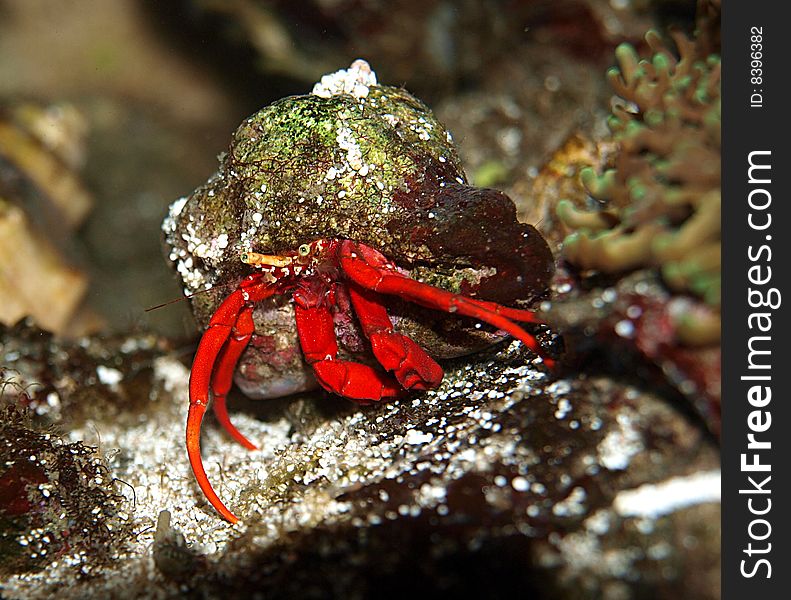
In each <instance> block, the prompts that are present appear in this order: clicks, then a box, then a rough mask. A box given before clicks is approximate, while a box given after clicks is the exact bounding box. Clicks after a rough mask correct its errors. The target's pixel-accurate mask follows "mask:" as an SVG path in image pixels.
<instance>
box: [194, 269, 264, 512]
mask: <svg viewBox="0 0 791 600" xmlns="http://www.w3.org/2000/svg"><path fill="white" fill-rule="evenodd" d="M277 291H279V288H278V287H277V286H274V285H269V284H268V283H267V282H266V281H265V280H264V278H263V277H262V276H261V275H258V274H256V275H251V276H249V277H247V278H246V279H245V280H244V281H242V283H241V284H240V285H239V288H238V289H236V291H234V292H233V293H232V294H230V295H229V296H228V297H227V298H226V299H225V300H224V301H223V303H222V304H220V307H219V308H218V309H217V310H216V311H215V313H214V315H212V318H211V320H210V321H209V327H208V328H207V329H206V331H205V332H204V334H203V337H202V338H201V341H200V343H199V344H198V351H197V352H196V353H195V360H194V361H193V363H192V370H191V372H190V384H189V392H190V407H189V412H188V413H187V456H188V457H189V461H190V466H191V467H192V472H193V474H194V475H195V479H196V480H197V482H198V486H199V487H200V489H201V491H202V492H203V494H204V495H205V496H206V499H207V500H208V501H209V503H210V504H211V505H212V506H213V507H214V508H215V509H216V510H217V512H219V513H220V514H221V515H222V516H223V517H224V518H225V519H226V520H228V521H230V522H231V523H236V522H237V521H238V520H239V519H238V518H237V517H236V515H234V514H233V513H232V512H231V511H230V510H228V508H226V506H225V505H224V504H223V503H222V500H220V498H219V496H217V493H216V492H215V491H214V488H213V487H212V485H211V483H210V482H209V477H208V475H206V469H204V467H203V460H202V459H201V454H200V431H201V424H202V422H203V415H204V414H206V406H207V404H208V402H209V384H210V382H211V379H212V372H213V371H214V365H215V363H216V362H217V357H218V355H219V354H220V352H221V350H222V348H223V346H224V345H225V343H226V342H227V341H228V338H229V336H230V335H231V331H232V330H233V328H234V326H235V324H236V323H237V321H238V319H239V314H240V313H241V311H242V309H243V308H245V307H248V306H250V305H251V304H252V303H254V302H257V301H259V300H263V299H264V298H267V297H269V296H271V295H272V294H274V293H276V292H277Z"/></svg>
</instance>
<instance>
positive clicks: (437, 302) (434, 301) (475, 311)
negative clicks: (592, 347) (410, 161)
mask: <svg viewBox="0 0 791 600" xmlns="http://www.w3.org/2000/svg"><path fill="white" fill-rule="evenodd" d="M338 259H339V262H340V264H341V268H342V269H343V270H344V272H345V273H346V275H347V276H348V277H349V279H351V280H352V281H354V282H355V283H357V284H358V285H360V286H362V287H363V288H367V289H369V290H373V291H375V292H379V293H380V294H390V295H393V296H400V297H402V298H406V299H407V300H410V301H412V302H416V303H418V304H422V305H423V306H427V307H429V308H433V309H436V310H442V311H445V312H448V313H457V314H460V315H464V316H467V317H473V318H475V319H480V320H481V321H485V322H486V323H489V324H490V325H494V326H495V327H497V328H499V329H502V330H503V331H505V332H507V333H510V334H511V335H512V336H514V337H515V338H516V339H518V340H520V341H522V342H523V343H524V344H525V345H526V346H527V347H528V348H530V349H531V350H532V351H533V352H535V353H536V354H538V355H539V356H541V357H542V358H543V360H544V364H546V365H547V366H548V367H550V368H552V367H553V366H554V364H555V361H554V360H552V359H551V358H547V357H546V356H545V355H544V352H543V350H542V348H541V346H540V345H539V343H538V341H537V340H536V338H535V337H533V336H532V335H530V334H529V333H528V332H527V331H525V330H524V329H522V328H521V327H519V326H518V325H516V324H515V323H514V322H513V321H512V320H511V318H508V317H507V316H506V312H505V311H499V312H498V310H497V308H505V307H500V305H499V304H495V303H490V302H483V301H480V300H472V299H470V298H466V297H465V296H460V295H458V294H452V293H450V292H447V291H445V290H441V289H438V288H435V287H433V286H430V285H426V284H425V283H420V282H419V281H415V280H414V279H410V278H409V277H406V276H405V275H402V274H400V273H398V271H396V270H395V265H393V263H391V262H390V261H389V260H387V258H385V257H384V255H382V254H381V253H380V252H378V251H377V250H374V249H373V248H371V247H369V246H366V245H364V244H356V243H354V242H350V241H344V242H342V243H341V246H340V248H339V251H338ZM490 305H494V307H496V308H492V307H490ZM511 311H516V309H509V311H508V312H509V313H510V312H511ZM518 312H519V313H522V312H527V311H518ZM511 314H513V313H511ZM519 320H525V319H521V318H520V319H519Z"/></svg>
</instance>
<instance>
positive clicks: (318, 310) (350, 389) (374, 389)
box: [295, 303, 401, 404]
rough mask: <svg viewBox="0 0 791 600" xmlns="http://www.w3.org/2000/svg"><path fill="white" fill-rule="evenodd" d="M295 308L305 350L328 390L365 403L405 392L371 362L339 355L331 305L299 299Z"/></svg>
mask: <svg viewBox="0 0 791 600" xmlns="http://www.w3.org/2000/svg"><path fill="white" fill-rule="evenodd" d="M295 310H296V320H297V333H298V334H299V342H300V345H301V346H302V352H303V354H304V355H305V360H306V361H307V362H308V364H310V365H311V366H312V367H313V372H314V374H315V375H316V379H317V380H318V382H319V383H320V384H321V386H322V387H323V388H324V389H325V390H327V391H328V392H332V393H334V394H339V395H341V396H345V397H347V398H349V399H351V400H354V401H357V402H360V403H361V404H367V403H369V402H366V401H371V402H374V401H379V400H381V399H383V398H395V397H397V396H400V395H401V388H400V387H399V386H398V385H397V384H396V383H395V382H394V381H392V380H391V379H390V378H389V377H387V375H385V374H384V373H380V372H379V371H377V370H375V369H373V368H372V367H369V366H368V365H363V364H360V363H356V362H351V361H346V360H338V359H337V358H336V356H337V355H338V342H337V340H336V339H335V324H334V323H333V320H332V314H331V313H330V309H329V307H327V306H326V305H322V306H301V305H300V304H299V303H297V305H296V307H295ZM361 401H362V402H361Z"/></svg>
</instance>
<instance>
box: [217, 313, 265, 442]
mask: <svg viewBox="0 0 791 600" xmlns="http://www.w3.org/2000/svg"><path fill="white" fill-rule="evenodd" d="M254 329H255V326H254V325H253V308H252V306H246V307H245V308H244V309H243V310H242V312H241V313H240V314H239V318H238V319H237V320H236V325H234V327H233V330H232V331H231V334H230V335H229V336H228V341H226V342H225V345H224V346H223V349H222V351H221V352H220V356H219V358H218V359H217V366H216V368H215V369H214V377H213V378H212V383H211V389H212V408H214V415H215V416H216V417H217V420H218V421H219V422H220V424H221V425H222V426H223V427H224V428H225V430H226V431H227V432H228V433H230V434H231V437H232V438H233V439H235V440H236V441H237V442H239V443H240V444H241V445H242V446H244V447H245V448H247V449H248V450H255V449H256V446H255V444H253V443H252V442H251V441H250V440H248V439H247V438H246V437H245V436H244V435H243V434H242V432H240V431H239V430H238V429H237V428H236V427H235V426H234V424H233V423H231V419H230V417H229V416H228V409H227V407H226V405H225V398H226V396H227V395H228V392H229V391H230V389H231V385H232V383H233V373H234V371H235V370H236V363H238V362H239V357H240V356H241V355H242V352H244V349H245V348H247V344H248V343H249V342H250V338H251V337H252V336H253V331H254Z"/></svg>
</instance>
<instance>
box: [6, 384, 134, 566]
mask: <svg viewBox="0 0 791 600" xmlns="http://www.w3.org/2000/svg"><path fill="white" fill-rule="evenodd" d="M6 383H7V382H3V387H4V388H7V387H9V386H8V385H6ZM11 387H12V388H13V387H15V386H14V384H11ZM18 392H19V397H20V398H21V397H23V396H24V392H22V391H21V390H18ZM5 397H6V398H7V397H8V395H6V396H5ZM118 485H119V484H118V482H117V481H116V480H115V479H114V478H112V477H111V476H110V475H109V473H108V470H107V467H106V466H105V465H104V463H103V462H102V461H101V460H100V459H99V458H98V457H97V456H96V449H95V448H92V447H90V446H86V445H85V444H83V443H82V442H75V443H64V442H63V441H61V440H60V439H58V437H57V436H56V435H55V433H54V432H53V431H51V430H48V429H41V428H39V427H37V426H35V425H33V423H32V422H31V420H30V419H29V417H28V415H27V414H26V412H25V411H23V410H20V409H19V408H18V407H17V406H15V405H14V403H9V402H7V401H4V402H3V405H2V407H0V553H1V554H2V555H3V556H4V557H5V560H4V561H3V563H2V566H0V570H2V571H3V572H6V573H14V572H24V571H31V570H38V569H42V568H44V567H46V566H47V565H50V564H52V563H53V562H55V561H63V562H65V563H66V564H71V565H74V566H75V567H76V568H77V569H78V572H79V573H80V574H82V575H87V574H90V573H91V572H92V570H93V569H94V568H95V567H98V566H100V565H106V564H108V563H109V562H110V560H111V559H112V558H113V557H114V556H115V555H116V553H117V552H118V551H119V550H120V549H121V548H122V546H123V544H124V542H125V541H126V540H127V539H128V537H129V536H130V534H131V524H130V521H129V517H128V515H127V513H126V512H125V510H126V509H127V507H126V506H125V504H126V500H125V499H124V496H122V495H121V494H119V493H118V491H117V489H116V488H117V486H118Z"/></svg>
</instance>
